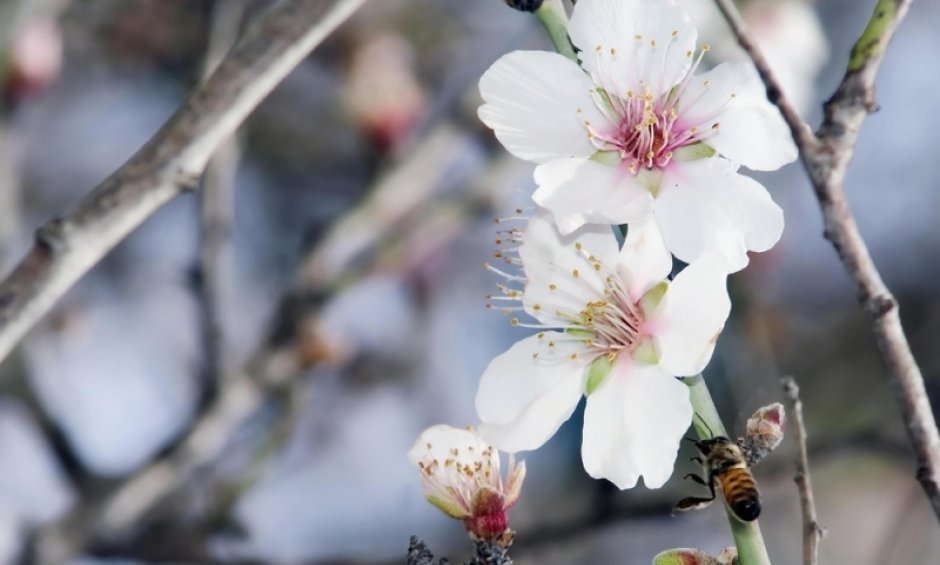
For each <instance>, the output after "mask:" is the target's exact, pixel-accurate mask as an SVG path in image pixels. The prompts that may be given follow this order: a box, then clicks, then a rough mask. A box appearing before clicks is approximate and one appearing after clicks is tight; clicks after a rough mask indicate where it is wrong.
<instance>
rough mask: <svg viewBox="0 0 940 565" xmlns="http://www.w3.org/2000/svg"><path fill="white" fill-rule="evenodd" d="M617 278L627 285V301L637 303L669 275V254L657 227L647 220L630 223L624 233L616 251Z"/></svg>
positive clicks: (670, 255) (670, 258)
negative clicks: (624, 238)
mask: <svg viewBox="0 0 940 565" xmlns="http://www.w3.org/2000/svg"><path fill="white" fill-rule="evenodd" d="M619 267H620V273H621V278H622V279H623V280H624V281H626V282H627V284H628V285H629V287H628V288H627V291H628V292H629V293H630V298H632V299H633V300H634V302H635V301H637V300H639V299H640V297H642V296H643V293H645V292H646V291H647V290H649V289H650V287H652V286H653V285H655V284H657V283H659V282H660V281H662V280H663V279H665V278H666V277H667V276H669V273H670V272H671V271H672V254H670V253H669V250H668V249H666V244H665V243H664V242H663V236H662V234H661V233H660V231H659V226H658V225H657V224H656V222H655V221H654V220H653V218H648V219H647V220H646V221H641V222H634V223H632V224H630V226H629V227H628V229H627V239H626V241H625V242H624V244H623V249H621V251H620V264H619Z"/></svg>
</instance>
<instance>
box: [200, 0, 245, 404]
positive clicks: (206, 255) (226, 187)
mask: <svg viewBox="0 0 940 565" xmlns="http://www.w3.org/2000/svg"><path fill="white" fill-rule="evenodd" d="M244 13H245V1H244V0H226V1H224V2H222V1H216V2H213V3H212V12H211V14H210V16H209V40H208V45H207V46H206V61H205V75H206V76H208V75H209V74H211V72H212V71H213V70H215V68H216V67H217V66H218V65H219V62H220V61H221V60H222V58H223V56H224V55H225V53H226V52H227V51H228V50H229V49H231V47H232V45H233V44H234V43H235V41H236V40H237V39H238V33H239V28H240V27H241V24H242V20H243V16H244ZM240 160H241V142H240V140H239V138H238V135H237V134H236V135H232V136H230V137H229V138H228V139H226V140H225V141H224V142H223V143H222V144H221V145H220V146H219V148H218V149H217V150H216V152H215V154H214V155H213V156H212V159H211V160H210V161H209V164H208V166H207V167H206V174H205V176H204V177H203V182H202V193H201V195H200V196H201V198H200V199H199V208H200V249H199V266H198V272H199V276H198V277H197V279H198V282H197V285H196V286H197V294H198V297H199V302H200V306H201V309H202V323H201V330H202V345H203V352H204V355H203V357H204V362H203V367H204V370H203V379H202V401H203V403H204V402H206V401H208V400H209V399H210V398H211V396H212V395H213V394H215V392H216V391H217V390H218V386H219V381H220V380H221V379H222V378H223V376H224V375H225V371H226V367H225V363H224V359H225V358H226V357H225V349H224V343H225V336H224V332H223V320H222V312H224V311H225V298H226V292H225V291H226V290H227V289H226V287H225V280H226V276H227V275H228V274H229V267H230V265H231V255H232V250H231V231H232V214H233V212H234V210H233V207H234V189H235V174H236V172H237V169H238V164H239V161H240Z"/></svg>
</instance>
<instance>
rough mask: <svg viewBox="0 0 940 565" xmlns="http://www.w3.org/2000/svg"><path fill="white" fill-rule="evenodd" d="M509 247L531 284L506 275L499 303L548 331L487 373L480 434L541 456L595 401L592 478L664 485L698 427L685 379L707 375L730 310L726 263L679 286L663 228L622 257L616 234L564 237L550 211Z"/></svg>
mask: <svg viewBox="0 0 940 565" xmlns="http://www.w3.org/2000/svg"><path fill="white" fill-rule="evenodd" d="M507 241H514V242H518V243H520V246H519V247H518V250H517V255H515V254H513V253H511V252H505V253H503V257H505V258H506V259H507V260H508V261H509V262H510V263H519V264H520V265H521V266H522V269H523V272H524V276H523V275H514V274H512V273H508V272H504V271H498V272H500V273H502V274H503V275H504V276H505V277H506V278H507V279H508V280H509V282H508V283H507V284H505V285H501V289H502V294H503V296H499V297H491V298H492V299H493V301H494V304H501V303H504V304H508V306H506V307H505V308H504V310H506V311H507V312H514V311H517V310H518V311H523V310H524V311H525V313H528V314H529V315H531V316H532V317H534V318H535V320H536V321H537V323H532V324H529V323H526V322H523V321H520V320H519V319H518V318H512V323H513V325H515V326H524V327H533V328H536V329H537V330H538V331H537V333H536V334H535V335H532V336H530V337H528V338H525V339H523V340H522V341H519V342H518V343H516V344H515V345H514V346H513V347H512V348H510V349H509V350H508V351H507V352H505V353H503V354H502V355H500V356H499V357H497V358H496V359H495V360H493V362H492V363H490V365H489V366H488V367H487V369H486V371H485V372H484V374H483V376H482V378H481V382H480V388H479V390H478V392H477V397H476V408H477V413H478V415H479V416H480V419H481V420H482V421H483V424H482V425H481V426H480V427H479V430H478V431H479V433H480V435H481V436H482V437H483V438H484V439H486V440H487V441H488V442H489V443H490V444H491V445H494V446H496V447H497V448H499V449H501V450H504V451H508V452H516V451H520V450H528V449H535V448H537V447H539V446H541V445H542V444H543V443H545V441H547V440H548V439H549V438H550V437H551V436H552V435H553V434H554V433H555V431H557V430H558V428H559V427H560V426H561V424H562V423H563V422H564V421H565V420H567V419H568V418H569V417H570V416H571V414H572V413H573V412H574V410H575V408H576V407H577V405H578V402H579V401H580V399H581V396H582V395H586V396H587V405H586V408H585V413H584V435H583V441H582V448H581V455H582V459H583V461H584V468H585V469H586V470H587V472H588V474H590V475H591V476H592V477H595V478H606V479H609V480H610V481H612V482H613V483H615V484H616V485H617V486H618V487H620V488H622V489H624V488H629V487H632V486H634V485H635V484H636V483H637V480H638V479H639V477H640V476H641V475H642V476H643V478H644V482H645V484H646V486H647V487H650V488H657V487H660V486H662V485H663V483H665V482H666V480H667V479H668V478H669V476H670V475H671V474H672V469H673V464H674V462H675V458H676V452H677V450H678V447H679V441H680V439H681V438H682V435H683V434H684V433H685V431H686V429H687V428H688V426H689V424H690V422H691V420H692V406H691V403H690V400H689V392H688V388H687V387H686V386H685V384H683V383H682V382H681V381H680V380H678V379H676V378H675V377H676V376H689V375H694V374H697V373H699V372H700V371H701V370H702V369H703V368H704V367H705V365H706V364H707V363H708V361H709V359H710V358H711V355H712V351H713V350H714V347H715V341H716V339H717V338H718V334H719V332H720V331H721V329H722V327H723V326H724V323H725V320H726V319H727V317H728V313H729V310H730V308H731V304H730V300H729V298H728V293H727V290H726V287H725V282H726V278H727V267H726V265H725V263H724V261H723V260H722V259H721V258H720V256H717V255H713V254H710V255H705V256H702V257H701V258H699V259H698V260H697V261H695V262H693V263H692V264H690V265H689V266H688V267H686V268H685V269H684V270H683V271H682V272H681V273H679V274H678V275H677V276H676V277H675V279H674V280H672V281H670V280H669V279H668V276H669V273H670V270H671V268H672V257H671V256H670V255H669V252H668V251H667V250H666V248H665V247H664V246H663V244H662V240H661V239H660V237H659V234H658V233H657V231H656V230H655V226H654V224H653V223H652V222H647V223H644V224H635V225H632V226H631V227H630V230H629V232H628V235H627V238H626V241H625V242H624V245H623V247H622V249H621V248H618V243H617V239H616V237H615V236H614V234H613V232H612V230H611V227H610V226H606V225H605V226H599V225H586V226H583V227H581V228H579V229H577V230H575V231H574V232H572V233H570V234H568V235H562V234H561V233H560V232H559V231H558V229H557V227H556V226H555V224H554V223H553V222H552V221H551V220H550V218H549V217H547V215H546V214H544V213H542V214H538V215H536V216H534V217H532V218H531V219H530V220H529V223H528V225H527V226H526V228H525V229H524V230H516V229H513V230H510V233H509V234H508V238H507ZM491 268H492V269H493V270H497V269H495V268H494V267H491ZM518 284H524V288H522V289H519V288H517V285H518Z"/></svg>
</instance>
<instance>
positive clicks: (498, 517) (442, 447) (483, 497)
mask: <svg viewBox="0 0 940 565" xmlns="http://www.w3.org/2000/svg"><path fill="white" fill-rule="evenodd" d="M408 459H409V461H411V463H412V464H413V465H416V466H417V467H418V469H419V470H420V471H421V483H422V485H423V486H424V494H425V497H426V498H427V499H428V502H430V503H431V504H433V505H434V506H436V507H437V508H438V509H439V510H441V511H442V512H444V513H445V514H447V515H448V516H450V517H451V518H457V519H459V520H463V522H464V525H465V526H466V528H467V530H468V531H470V532H471V533H472V534H473V535H474V536H476V537H477V538H478V539H495V538H497V537H499V536H501V535H502V534H503V533H504V532H506V530H507V529H508V527H509V518H508V515H507V510H508V509H509V507H510V506H512V505H513V504H515V503H516V501H517V500H518V499H519V493H520V491H521V489H522V481H523V480H524V479H525V462H521V463H519V465H516V464H515V462H514V458H513V456H510V458H509V469H508V471H507V472H506V481H505V482H504V481H503V478H502V475H500V472H499V453H498V452H497V451H496V450H495V449H493V448H492V447H490V446H489V445H487V444H486V442H485V441H483V439H481V438H480V436H478V435H477V434H476V433H474V432H473V431H472V430H468V429H460V428H452V427H450V426H432V427H430V428H428V429H426V430H424V431H423V432H421V435H420V436H419V437H418V440H417V441H416V442H415V444H414V446H413V447H412V448H411V450H410V451H409V452H408Z"/></svg>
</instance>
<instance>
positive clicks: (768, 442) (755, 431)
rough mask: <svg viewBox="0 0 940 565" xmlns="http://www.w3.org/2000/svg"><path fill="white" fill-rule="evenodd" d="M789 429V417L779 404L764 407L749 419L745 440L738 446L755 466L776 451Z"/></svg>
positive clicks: (739, 440) (740, 440)
mask: <svg viewBox="0 0 940 565" xmlns="http://www.w3.org/2000/svg"><path fill="white" fill-rule="evenodd" d="M786 429H787V415H786V413H785V412H784V410H783V405H782V404H780V403H779V402H774V403H773V404H770V405H767V406H764V407H763V408H760V409H759V410H757V412H754V415H753V416H751V417H750V418H748V420H747V427H746V431H745V433H744V437H743V438H739V439H738V445H739V446H740V447H741V450H742V451H744V455H745V457H747V462H748V465H754V464H755V463H757V462H758V461H760V460H761V459H763V458H764V457H766V456H767V455H769V454H770V452H771V451H773V450H774V449H776V447H777V446H778V445H780V442H781V441H783V435H784V433H785V432H786Z"/></svg>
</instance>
